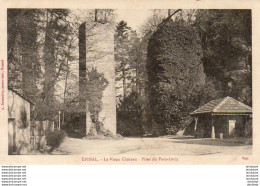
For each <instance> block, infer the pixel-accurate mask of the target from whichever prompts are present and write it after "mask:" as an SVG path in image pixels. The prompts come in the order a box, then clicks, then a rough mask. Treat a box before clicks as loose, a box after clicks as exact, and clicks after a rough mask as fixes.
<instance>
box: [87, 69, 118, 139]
mask: <svg viewBox="0 0 260 186" xmlns="http://www.w3.org/2000/svg"><path fill="white" fill-rule="evenodd" d="M107 85H108V81H107V80H106V78H105V77H104V74H102V73H99V72H98V71H97V69H95V68H92V69H91V70H90V71H88V72H87V78H86V83H85V88H84V89H85V94H84V92H82V93H83V96H84V97H85V98H84V97H83V99H84V100H87V105H88V109H89V112H90V119H91V121H92V124H91V128H90V131H89V133H88V135H89V136H95V135H103V136H110V137H113V133H112V132H111V131H109V130H108V129H105V128H104V125H103V123H102V122H101V121H100V120H99V113H100V112H101V110H102V97H103V92H104V90H105V89H106V87H107Z"/></svg>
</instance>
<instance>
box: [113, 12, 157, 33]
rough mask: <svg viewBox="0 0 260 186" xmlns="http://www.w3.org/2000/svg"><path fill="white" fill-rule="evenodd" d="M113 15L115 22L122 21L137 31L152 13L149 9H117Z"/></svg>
mask: <svg viewBox="0 0 260 186" xmlns="http://www.w3.org/2000/svg"><path fill="white" fill-rule="evenodd" d="M115 14H116V15H117V17H116V22H119V21H122V20H124V21H126V22H127V24H128V26H130V27H132V28H133V29H134V30H137V31H139V28H140V27H141V26H142V25H143V24H144V23H145V21H146V20H147V18H148V17H149V16H151V15H152V11H151V10H149V9H118V10H116V11H115Z"/></svg>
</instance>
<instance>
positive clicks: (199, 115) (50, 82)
mask: <svg viewBox="0 0 260 186" xmlns="http://www.w3.org/2000/svg"><path fill="white" fill-rule="evenodd" d="M7 78H8V95H6V97H7V101H8V109H7V108H6V109H7V110H8V131H6V132H8V155H10V156H14V155H46V156H48V155H49V156H57V155H64V156H69V155H82V161H94V162H95V161H99V160H96V159H95V158H96V157H95V156H100V155H109V156H107V157H108V158H109V160H110V161H114V162H116V161H119V160H117V159H116V158H114V159H113V156H115V157H117V156H120V157H121V159H120V160H121V161H137V160H136V159H137V158H136V157H137V156H138V157H139V156H144V158H142V161H151V160H150V159H149V158H147V159H145V157H151V156H156V158H159V159H160V158H161V161H164V159H163V158H166V159H165V161H168V159H167V158H169V159H171V158H173V159H171V160H169V161H177V160H178V158H177V157H178V156H183V155H187V156H198V157H199V156H203V155H207V156H219V155H221V156H230V155H239V156H243V155H252V149H253V135H252V134H253V125H252V120H253V117H252V115H253V111H252V105H253V99H252V11H251V9H52V8H37V9H32V8H30V9H29V8H19V9H16V8H8V9H7ZM6 145H7V144H6ZM135 156H136V157H135ZM111 158H112V159H111ZM176 158H177V160H176ZM100 161H101V160H100ZM102 161H105V158H104V160H102ZM159 161H160V160H159Z"/></svg>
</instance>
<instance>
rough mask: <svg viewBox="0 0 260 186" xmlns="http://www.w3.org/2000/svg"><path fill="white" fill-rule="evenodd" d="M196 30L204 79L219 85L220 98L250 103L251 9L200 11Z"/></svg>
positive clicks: (197, 16)
mask: <svg viewBox="0 0 260 186" xmlns="http://www.w3.org/2000/svg"><path fill="white" fill-rule="evenodd" d="M195 24H196V27H197V28H198V30H199V34H200V37H201V41H202V49H203V58H202V61H203V66H204V69H205V73H206V75H207V76H211V77H214V78H215V79H216V80H217V81H219V82H220V83H221V89H222V92H223V94H222V96H227V95H229V96H232V97H234V98H236V99H238V100H240V101H242V102H244V103H247V104H249V105H251V104H252V51H251V50H252V49H251V48H252V38H251V37H252V23H251V11H250V10H199V11H198V12H197V15H196V21H195Z"/></svg>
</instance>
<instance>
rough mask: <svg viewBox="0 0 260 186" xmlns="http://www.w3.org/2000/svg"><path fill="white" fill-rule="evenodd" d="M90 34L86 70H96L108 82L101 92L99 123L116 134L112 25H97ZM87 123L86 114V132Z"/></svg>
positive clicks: (88, 119) (88, 126)
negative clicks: (91, 34)
mask: <svg viewBox="0 0 260 186" xmlns="http://www.w3.org/2000/svg"><path fill="white" fill-rule="evenodd" d="M92 33H93V36H90V37H87V45H88V47H87V48H88V50H87V69H89V70H91V68H96V69H97V71H98V73H103V74H104V77H105V78H106V80H107V81H108V86H107V87H106V89H105V90H104V92H103V97H102V107H103V108H102V111H101V112H100V113H99V121H101V122H102V123H103V124H104V127H105V128H106V129H109V130H110V131H111V132H112V133H114V134H116V98H115V60H114V25H113V24H112V23H105V24H100V23H97V25H96V26H95V27H94V29H93V30H92ZM88 121H91V120H90V118H89V112H87V132H88V131H89V128H90V125H91V122H88Z"/></svg>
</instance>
